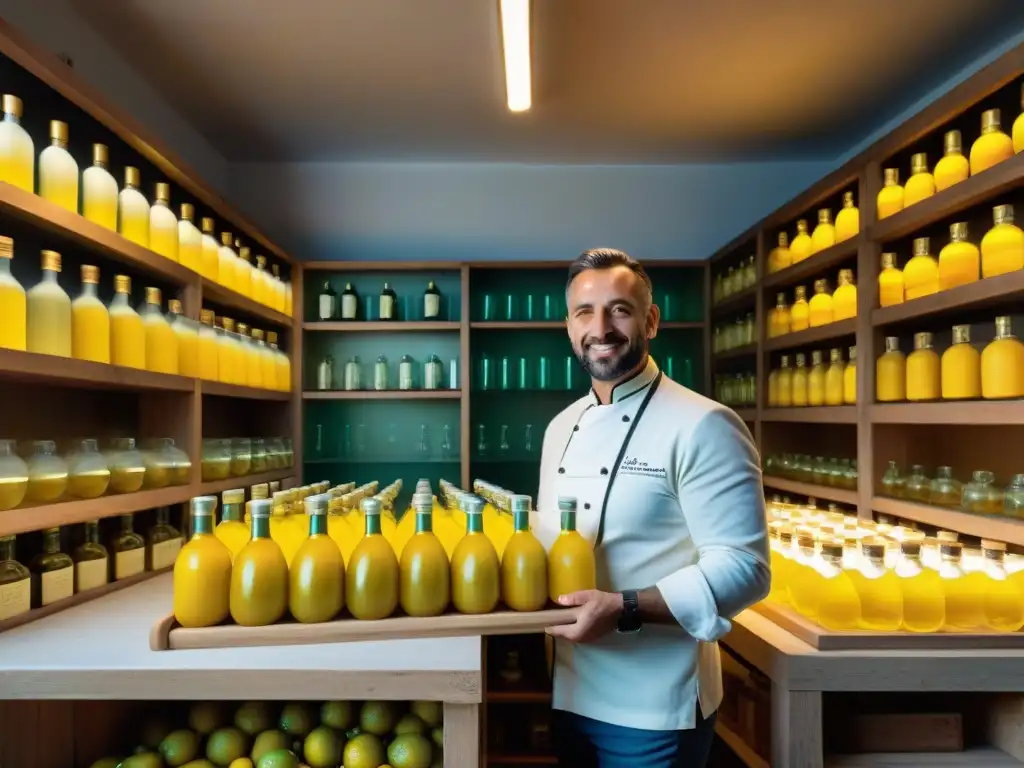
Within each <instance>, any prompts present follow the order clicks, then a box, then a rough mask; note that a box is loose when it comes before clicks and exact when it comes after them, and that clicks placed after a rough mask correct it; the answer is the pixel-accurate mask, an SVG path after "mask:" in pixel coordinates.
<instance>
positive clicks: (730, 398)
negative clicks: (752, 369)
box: [715, 373, 757, 408]
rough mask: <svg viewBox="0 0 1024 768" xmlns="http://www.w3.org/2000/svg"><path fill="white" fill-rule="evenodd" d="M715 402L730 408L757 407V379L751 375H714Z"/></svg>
mask: <svg viewBox="0 0 1024 768" xmlns="http://www.w3.org/2000/svg"><path fill="white" fill-rule="evenodd" d="M715 400H717V401H718V402H720V403H721V404H722V405H728V406H729V407H730V408H752V407H753V406H755V405H757V377H756V376H755V375H754V374H753V373H716V374H715Z"/></svg>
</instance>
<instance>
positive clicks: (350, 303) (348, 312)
mask: <svg viewBox="0 0 1024 768" xmlns="http://www.w3.org/2000/svg"><path fill="white" fill-rule="evenodd" d="M357 306H358V302H357V301H356V297H355V295H353V294H351V293H344V294H342V295H341V319H342V320H355V319H356V307H357Z"/></svg>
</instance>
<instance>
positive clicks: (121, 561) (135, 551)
mask: <svg viewBox="0 0 1024 768" xmlns="http://www.w3.org/2000/svg"><path fill="white" fill-rule="evenodd" d="M155 519H156V521H155V523H154V524H153V525H152V526H150V527H149V529H148V530H147V531H146V535H145V537H143V536H141V535H139V534H138V533H135V531H134V530H133V523H132V515H130V514H126V515H121V516H120V519H119V520H113V519H112V520H110V522H109V524H107V523H105V524H104V525H103V526H102V527H103V528H104V529H105V533H106V536H103V537H101V524H100V521H99V520H90V521H88V522H86V523H85V524H84V525H82V526H75V529H74V534H73V537H69V536H68V535H65V536H64V542H62V536H61V534H62V529H61V528H47V529H45V530H43V531H42V534H43V535H42V549H41V551H39V552H38V553H37V554H35V555H34V556H31V557H29V558H27V559H26V558H25V557H24V556H23V557H22V559H20V560H19V557H18V547H17V537H16V536H13V535H7V536H0V621H2V620H4V619H10V618H14V617H15V616H18V615H20V614H22V613H25V612H27V611H29V610H31V609H33V608H42V607H44V606H47V605H51V604H53V603H56V602H58V601H60V600H65V599H67V598H69V597H71V596H72V595H77V594H80V593H83V592H89V591H90V590H93V589H97V588H98V587H102V586H104V585H106V584H108V583H111V582H115V581H120V580H122V579H127V578H129V577H131V576H137V575H138V574H140V573H143V572H144V571H158V570H161V569H163V568H168V567H170V566H171V565H173V564H174V561H175V558H176V557H177V555H178V552H179V550H180V549H181V545H182V537H181V533H180V532H179V531H178V530H177V529H176V528H175V527H174V526H173V525H171V522H170V510H169V509H168V508H167V507H162V508H160V509H158V510H157V512H156V518H155ZM70 529H71V526H65V527H64V528H63V532H64V533H65V534H67V533H68V532H69V530H70ZM69 538H73V539H74V540H75V541H77V542H78V543H77V544H76V545H75V546H74V548H73V549H69V550H68V551H70V552H71V554H68V551H66V550H65V543H67V542H68V539H69ZM101 538H104V539H106V541H107V545H106V546H104V545H103V544H101V543H100V542H101ZM25 562H27V563H28V565H27V566H26V565H25V564H24V563H25Z"/></svg>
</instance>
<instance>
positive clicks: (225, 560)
mask: <svg viewBox="0 0 1024 768" xmlns="http://www.w3.org/2000/svg"><path fill="white" fill-rule="evenodd" d="M216 504H217V499H216V498H214V497H213V496H198V497H196V498H194V499H192V538H191V539H189V541H188V543H187V544H186V545H185V546H184V547H182V548H181V552H179V553H178V559H177V560H176V561H175V562H174V618H175V619H176V620H177V622H178V623H179V624H181V626H183V627H212V626H213V625H215V624H220V623H221V622H222V621H224V620H225V619H226V618H227V617H228V614H229V602H230V595H231V575H232V574H231V553H230V552H228V548H227V547H225V546H224V544H223V543H221V542H220V540H218V538H217V537H216V536H215V535H214V534H213V519H214V514H213V510H214V507H215V506H216Z"/></svg>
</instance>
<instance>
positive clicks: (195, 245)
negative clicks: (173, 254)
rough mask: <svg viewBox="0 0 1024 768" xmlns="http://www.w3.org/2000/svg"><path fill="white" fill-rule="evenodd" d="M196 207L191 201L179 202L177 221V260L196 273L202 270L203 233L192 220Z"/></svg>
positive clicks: (200, 272)
mask: <svg viewBox="0 0 1024 768" xmlns="http://www.w3.org/2000/svg"><path fill="white" fill-rule="evenodd" d="M195 216H196V209H195V208H194V207H193V206H192V203H182V204H181V219H180V220H179V221H178V261H179V262H181V266H183V267H187V268H188V269H191V270H192V271H193V272H195V273H197V274H202V272H203V235H202V233H201V232H200V231H199V228H198V227H196V225H195V223H194V220H195Z"/></svg>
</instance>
